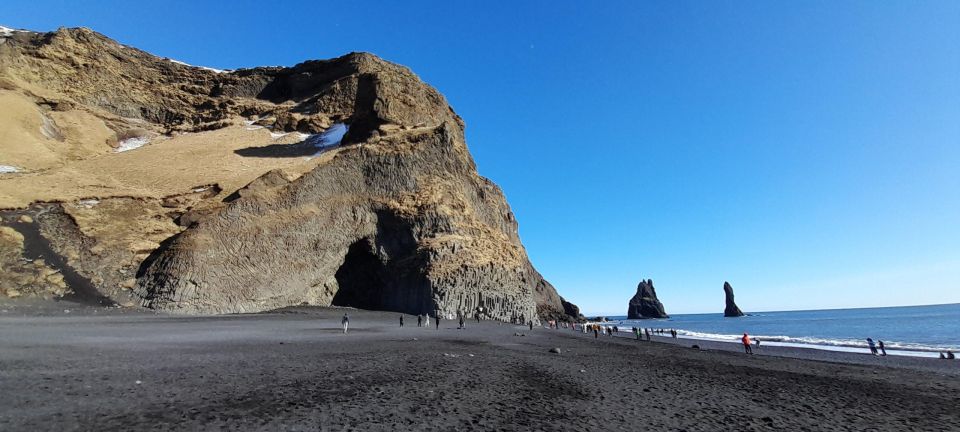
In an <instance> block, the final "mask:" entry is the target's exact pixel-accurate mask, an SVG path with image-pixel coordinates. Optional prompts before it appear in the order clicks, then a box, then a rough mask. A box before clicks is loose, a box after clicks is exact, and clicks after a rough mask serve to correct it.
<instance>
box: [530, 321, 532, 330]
mask: <svg viewBox="0 0 960 432" xmlns="http://www.w3.org/2000/svg"><path fill="white" fill-rule="evenodd" d="M530 331H533V320H530Z"/></svg>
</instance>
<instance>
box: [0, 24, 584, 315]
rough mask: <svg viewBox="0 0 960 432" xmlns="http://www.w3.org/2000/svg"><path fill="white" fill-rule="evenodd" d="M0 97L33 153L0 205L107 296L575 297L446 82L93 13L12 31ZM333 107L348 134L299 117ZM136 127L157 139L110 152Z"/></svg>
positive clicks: (430, 302) (13, 136) (559, 305)
mask: <svg viewBox="0 0 960 432" xmlns="http://www.w3.org/2000/svg"><path fill="white" fill-rule="evenodd" d="M0 100H2V101H4V102H9V103H3V104H0V107H2V108H0V122H2V125H0V126H3V128H0V130H2V131H3V132H0V133H2V135H0V148H2V149H4V152H3V153H0V154H2V155H3V156H2V158H4V159H2V160H0V164H2V165H11V166H16V167H19V168H21V171H20V172H17V173H11V174H0V209H2V208H7V209H21V210H20V211H19V212H17V213H16V214H15V213H13V212H8V214H7V215H6V216H5V217H4V223H5V224H7V225H10V226H15V227H20V228H23V227H27V226H29V227H34V228H35V229H36V230H37V232H38V233H39V238H40V239H41V240H42V241H43V242H44V244H45V245H48V246H49V248H47V249H49V250H48V251H47V253H48V254H53V255H57V256H59V257H60V258H62V266H63V267H69V269H70V271H72V272H74V273H75V274H76V275H77V278H78V279H81V280H83V281H86V282H88V283H89V284H90V285H91V286H92V287H93V288H94V289H95V290H96V292H97V293H96V294H98V295H105V296H107V297H109V298H111V299H113V300H115V301H118V302H126V301H129V296H133V298H135V299H139V300H140V301H141V302H142V304H143V305H145V306H148V307H152V308H157V309H164V310H171V311H179V312H187V313H197V312H199V313H206V312H240V311H247V312H252V311H261V310H266V309H272V308H277V307H282V306H288V305H295V304H300V303H311V304H318V305H330V304H334V305H351V306H357V307H363V308H372V309H386V310H396V311H405V312H410V313H439V314H441V315H444V316H453V315H456V314H458V313H463V314H468V315H472V314H473V313H475V312H477V311H480V312H481V313H482V314H483V315H486V316H488V317H491V318H497V319H518V320H519V319H523V320H529V319H531V318H533V317H535V316H543V317H551V318H558V317H568V318H569V317H570V316H573V317H576V316H578V315H579V311H578V310H577V309H576V306H574V305H572V304H570V303H567V302H565V301H563V299H562V298H561V297H560V296H559V295H557V293H556V290H555V289H554V288H553V287H552V286H551V285H550V284H549V283H547V282H546V281H545V280H544V279H543V278H542V276H541V275H540V274H539V273H538V272H537V271H536V270H535V269H534V268H533V267H532V265H531V264H530V262H529V260H528V259H527V256H526V252H525V251H524V248H523V245H522V244H521V243H520V240H519V237H518V236H517V224H516V220H515V219H514V217H513V214H512V212H511V211H510V209H509V206H508V205H507V203H506V200H505V198H504V196H503V194H502V192H501V191H500V189H499V188H498V187H497V186H496V185H494V184H493V183H492V182H490V181H489V180H488V179H486V178H483V177H481V176H479V175H478V174H477V172H476V167H475V165H474V163H473V160H472V157H471V156H470V153H469V151H468V150H467V147H466V143H465V141H464V132H463V128H464V124H463V122H462V120H461V119H460V118H459V117H458V116H457V115H456V114H455V113H454V112H453V110H452V109H451V108H450V107H449V105H448V104H447V102H446V100H445V99H444V98H443V96H442V95H440V94H439V93H438V92H437V91H436V90H434V89H433V88H431V87H430V86H428V85H426V84H424V83H423V82H421V81H420V80H419V78H417V77H416V75H414V74H413V73H412V72H410V71H409V70H408V69H406V68H403V67H401V66H397V65H394V64H391V63H388V62H385V61H383V60H381V59H379V58H377V57H375V56H373V55H370V54H364V53H354V54H349V55H346V56H343V57H340V58H337V59H333V60H327V61H308V62H304V63H301V64H299V65H297V66H294V67H292V68H280V67H269V68H255V69H246V70H238V71H232V72H222V73H220V72H216V71H212V70H208V69H205V68H198V67H192V66H188V65H183V64H179V63H176V62H173V61H170V60H167V59H162V58H158V57H155V56H152V55H150V54H148V53H145V52H143V51H139V50H137V49H135V48H131V47H127V46H124V45H120V44H118V43H116V42H115V41H112V40H110V39H108V38H106V37H104V36H102V35H100V34H98V33H95V32H93V31H90V30H87V29H61V30H58V31H56V32H53V33H45V34H41V33H29V32H17V33H14V34H13V35H12V36H9V37H5V38H4V43H2V44H0ZM335 124H345V125H347V126H348V127H349V129H348V130H347V132H346V134H345V135H344V136H343V138H342V141H341V142H340V143H338V145H337V144H334V145H328V146H327V147H325V148H318V147H317V145H315V142H316V140H317V138H318V137H320V135H313V136H312V137H310V138H308V137H307V136H306V135H304V134H321V133H323V132H324V131H326V130H328V128H331V126H333V125H335ZM330 130H332V129H330ZM271 132H272V133H271ZM281 134H284V135H281ZM130 138H136V139H138V140H140V141H141V142H146V141H149V143H148V144H146V145H145V146H143V147H141V148H136V149H134V150H130V151H124V152H116V151H115V149H116V147H117V146H118V145H120V144H123V143H127V142H128V141H129V139H130ZM125 140H126V141H125ZM327 144H330V143H327ZM124 148H125V147H124ZM45 203H46V204H45ZM23 214H27V215H30V216H31V217H32V220H31V223H29V224H27V223H20V225H19V226H18V225H16V224H14V222H15V221H16V218H18V217H19V216H20V215H23ZM34 228H31V229H34ZM24 229H26V228H24ZM11 250H12V249H11ZM15 255H16V253H12V254H11V257H10V258H9V259H7V258H5V260H7V261H9V260H13V259H15V258H16V257H15ZM68 276H70V275H69V274H68ZM71 280H72V278H71V277H68V278H67V282H68V283H69V282H70V281H71ZM132 281H135V282H132ZM131 288H132V289H131Z"/></svg>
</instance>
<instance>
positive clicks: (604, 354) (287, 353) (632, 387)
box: [0, 308, 960, 431]
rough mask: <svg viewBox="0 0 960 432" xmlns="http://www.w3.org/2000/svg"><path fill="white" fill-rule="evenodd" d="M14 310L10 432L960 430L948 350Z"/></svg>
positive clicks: (382, 317) (411, 321)
mask: <svg viewBox="0 0 960 432" xmlns="http://www.w3.org/2000/svg"><path fill="white" fill-rule="evenodd" d="M3 310H6V312H3V313H0V390H2V391H0V430H11V431H19V430H117V429H138V430H139V429H151V430H172V429H176V430H199V429H204V430H211V429H232V430H358V431H360V430H363V431H366V430H391V431H395V430H624V431H627V430H629V431H636V430H645V429H649V430H688V431H694V430H703V431H716V430H734V429H737V430H766V429H786V430H898V431H900V430H956V429H960V409H958V407H960V373H958V369H960V362H945V361H939V360H936V359H906V360H907V361H904V362H900V360H903V359H901V358H897V359H895V360H896V361H895V362H891V364H889V365H888V364H880V363H876V362H877V361H878V359H877V358H875V357H872V356H863V355H857V354H849V353H830V352H822V353H814V354H809V355H816V356H822V357H823V358H818V359H816V360H808V359H795V358H789V357H781V356H786V355H791V354H790V350H796V349H795V348H779V347H763V348H761V350H760V351H761V352H762V353H763V354H772V355H754V356H747V355H744V354H740V353H737V352H733V351H729V350H728V349H730V348H732V347H729V346H726V345H729V344H718V345H723V346H719V347H712V346H709V345H705V344H703V343H700V345H701V347H704V348H711V349H708V350H694V349H691V348H689V347H686V346H679V345H674V344H671V343H663V342H671V341H670V340H667V339H663V340H662V341H661V343H656V340H655V342H654V343H648V342H637V341H635V340H632V339H631V338H629V337H603V336H601V337H600V338H599V339H594V338H593V335H584V334H582V333H576V332H573V331H570V330H549V329H543V328H537V329H534V330H533V331H530V330H528V329H527V328H525V327H521V326H513V325H506V324H503V325H498V324H497V323H494V322H483V323H481V324H476V323H475V322H468V323H467V328H466V329H464V330H458V329H456V323H455V322H452V321H443V322H442V323H441V326H440V329H439V330H437V329H435V328H434V327H430V328H417V326H416V317H413V316H407V317H406V320H405V321H406V326H405V327H404V328H402V329H400V328H398V319H397V318H398V316H399V315H398V314H392V313H378V312H363V311H353V310H351V311H349V313H350V314H351V327H350V328H351V330H350V332H349V333H348V334H347V335H343V334H342V331H341V330H340V326H339V321H340V317H341V316H342V314H343V311H344V310H343V309H293V310H289V311H286V312H284V313H271V314H257V315H234V316H217V317H178V316H164V315H153V314H149V313H130V312H116V310H110V309H95V308H87V309H82V308H81V309H71V312H70V313H64V312H62V310H60V309H59V308H51V309H49V310H46V311H43V313H25V312H23V311H21V310H17V309H15V308H14V309H11V308H4V309H3ZM37 315H40V316H37ZM515 333H520V334H524V335H525V336H515ZM688 342H690V341H687V340H680V341H679V343H683V344H684V345H686V344H687V343H688ZM553 347H558V348H560V350H561V353H560V354H554V353H551V352H549V349H550V348H553ZM712 348H716V349H712ZM805 351H812V350H805ZM889 359H890V358H889V357H888V358H886V359H883V360H889Z"/></svg>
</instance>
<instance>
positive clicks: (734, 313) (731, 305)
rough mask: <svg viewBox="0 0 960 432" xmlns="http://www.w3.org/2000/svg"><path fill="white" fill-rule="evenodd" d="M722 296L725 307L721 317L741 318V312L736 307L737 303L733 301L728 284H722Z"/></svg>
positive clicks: (731, 288) (731, 290)
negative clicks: (724, 299)
mask: <svg viewBox="0 0 960 432" xmlns="http://www.w3.org/2000/svg"><path fill="white" fill-rule="evenodd" d="M723 294H724V296H725V297H726V301H727V307H726V308H725V309H724V310H723V316H724V317H729V318H736V317H742V316H743V311H741V310H740V308H738V307H737V303H736V302H734V301H733V287H732V286H730V282H724V283H723Z"/></svg>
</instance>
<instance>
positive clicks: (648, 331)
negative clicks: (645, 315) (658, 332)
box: [643, 328, 650, 342]
mask: <svg viewBox="0 0 960 432" xmlns="http://www.w3.org/2000/svg"><path fill="white" fill-rule="evenodd" d="M643 331H644V333H646V334H647V342H650V329H649V328H645V329H643Z"/></svg>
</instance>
